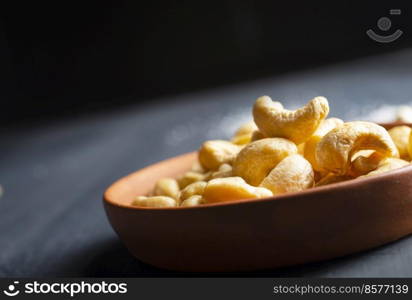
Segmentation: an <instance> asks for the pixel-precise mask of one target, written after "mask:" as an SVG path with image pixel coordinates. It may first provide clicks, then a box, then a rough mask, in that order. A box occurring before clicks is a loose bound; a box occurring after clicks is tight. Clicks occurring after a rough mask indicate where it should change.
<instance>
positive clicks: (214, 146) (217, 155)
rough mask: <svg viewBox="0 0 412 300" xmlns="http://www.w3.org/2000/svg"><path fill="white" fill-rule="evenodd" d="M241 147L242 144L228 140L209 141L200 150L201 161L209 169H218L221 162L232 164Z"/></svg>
mask: <svg viewBox="0 0 412 300" xmlns="http://www.w3.org/2000/svg"><path fill="white" fill-rule="evenodd" d="M240 149H241V147H240V146H238V145H235V144H233V143H231V142H228V141H223V140H213V141H207V142H205V143H203V145H202V147H201V148H200V150H199V162H200V164H201V165H202V167H204V168H205V169H207V170H216V169H217V168H219V166H220V165H221V164H224V163H229V164H230V163H231V162H232V161H233V159H234V158H235V157H236V155H237V154H238V153H239V151H240Z"/></svg>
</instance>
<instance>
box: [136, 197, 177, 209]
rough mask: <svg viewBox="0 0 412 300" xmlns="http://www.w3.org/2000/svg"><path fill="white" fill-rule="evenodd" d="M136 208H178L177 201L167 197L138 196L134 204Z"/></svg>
mask: <svg viewBox="0 0 412 300" xmlns="http://www.w3.org/2000/svg"><path fill="white" fill-rule="evenodd" d="M132 205H134V206H140V207H174V206H177V202H176V200H175V199H173V198H170V197H166V196H154V197H146V196H138V197H136V198H135V200H134V201H133V202H132Z"/></svg>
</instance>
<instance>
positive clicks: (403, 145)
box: [388, 126, 411, 160]
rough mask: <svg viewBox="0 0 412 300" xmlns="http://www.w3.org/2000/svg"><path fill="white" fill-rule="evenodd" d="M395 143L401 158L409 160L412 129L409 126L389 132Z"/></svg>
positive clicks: (397, 127)
mask: <svg viewBox="0 0 412 300" xmlns="http://www.w3.org/2000/svg"><path fill="white" fill-rule="evenodd" d="M388 133H389V135H390V136H391V138H392V140H393V142H394V143H395V145H396V147H397V148H398V151H399V156H400V158H402V159H406V160H409V159H410V156H409V149H408V148H409V137H410V136H411V128H410V127H409V126H396V127H393V128H391V129H389V130H388Z"/></svg>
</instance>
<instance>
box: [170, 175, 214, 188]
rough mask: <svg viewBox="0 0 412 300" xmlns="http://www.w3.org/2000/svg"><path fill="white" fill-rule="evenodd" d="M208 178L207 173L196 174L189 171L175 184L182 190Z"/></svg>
mask: <svg viewBox="0 0 412 300" xmlns="http://www.w3.org/2000/svg"><path fill="white" fill-rule="evenodd" d="M209 176H210V174H209V173H198V172H193V171H189V172H186V173H185V174H183V175H182V176H180V177H179V178H177V183H178V184H179V187H180V189H184V188H185V187H187V186H188V185H189V184H191V183H193V182H197V181H206V180H207V179H208V177H209Z"/></svg>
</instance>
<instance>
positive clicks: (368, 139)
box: [316, 121, 399, 175]
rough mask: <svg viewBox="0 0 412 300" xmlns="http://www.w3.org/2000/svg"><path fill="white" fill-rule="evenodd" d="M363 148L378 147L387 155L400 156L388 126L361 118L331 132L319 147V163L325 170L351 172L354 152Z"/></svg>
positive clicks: (340, 172) (317, 150)
mask: <svg viewBox="0 0 412 300" xmlns="http://www.w3.org/2000/svg"><path fill="white" fill-rule="evenodd" d="M360 150H375V151H376V152H378V153H379V154H381V155H383V156H384V157H399V153H398V149H397V148H396V146H395V144H394V143H393V141H392V139H391V137H390V136H389V134H388V132H387V131H386V129H385V128H383V127H382V126H379V125H377V124H374V123H370V122H361V121H358V122H348V123H345V124H343V125H341V126H338V127H336V128H335V129H332V130H331V131H329V132H328V133H327V134H326V135H325V136H324V137H323V138H322V139H321V140H320V141H319V143H318V145H317V147H316V162H317V164H318V166H319V167H320V168H321V169H324V170H327V171H329V172H332V173H336V174H339V175H343V174H347V173H348V171H349V168H350V163H351V157H352V155H353V154H354V153H356V152H358V151H360Z"/></svg>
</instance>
